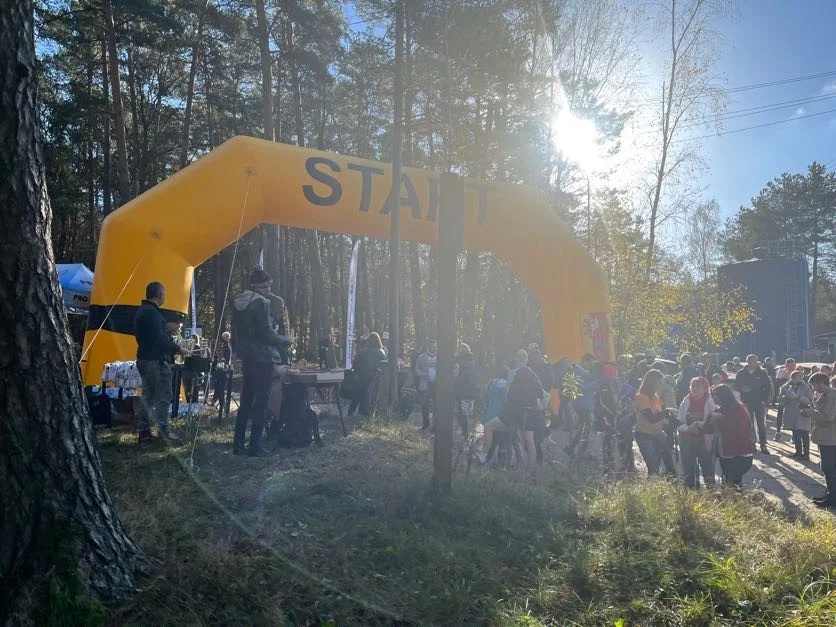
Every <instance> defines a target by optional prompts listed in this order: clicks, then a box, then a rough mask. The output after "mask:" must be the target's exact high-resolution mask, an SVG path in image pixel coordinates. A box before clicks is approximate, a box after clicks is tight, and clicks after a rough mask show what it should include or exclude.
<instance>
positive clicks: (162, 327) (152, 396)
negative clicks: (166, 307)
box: [134, 281, 186, 444]
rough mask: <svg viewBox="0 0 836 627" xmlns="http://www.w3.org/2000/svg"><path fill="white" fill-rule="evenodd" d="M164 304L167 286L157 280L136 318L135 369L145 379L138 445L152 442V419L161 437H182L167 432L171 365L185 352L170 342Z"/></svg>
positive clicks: (174, 440)
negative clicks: (177, 354) (177, 356)
mask: <svg viewBox="0 0 836 627" xmlns="http://www.w3.org/2000/svg"><path fill="white" fill-rule="evenodd" d="M163 303H165V287H164V286H163V284H162V283H159V282H157V281H154V282H152V283H149V284H148V285H147V286H146V288H145V300H143V301H142V304H141V305H140V306H139V309H138V310H137V312H136V317H135V318H134V337H136V344H137V349H136V367H137V370H139V376H140V377H142V405H141V407H140V410H139V443H140V444H148V443H150V442H152V441H153V437H152V435H151V422H152V420H153V421H154V422H156V423H157V429H158V430H159V433H160V437H162V438H163V439H165V440H167V441H169V442H177V441H179V440H180V438H179V437H177V436H176V435H174V434H173V433H171V432H170V431H169V429H168V413H169V405H171V396H172V392H173V390H172V384H171V362H172V358H173V355H174V354H175V353H181V354H183V355H185V354H186V351H185V350H184V349H182V348H180V346H178V345H177V343H176V342H175V341H174V340H173V339H171V334H170V333H169V330H168V324H167V322H166V319H165V316H164V315H163V312H162V310H161V309H160V307H162V306H163Z"/></svg>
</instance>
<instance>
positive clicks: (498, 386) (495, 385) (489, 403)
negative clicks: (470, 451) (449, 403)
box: [479, 364, 509, 464]
mask: <svg viewBox="0 0 836 627" xmlns="http://www.w3.org/2000/svg"><path fill="white" fill-rule="evenodd" d="M508 372H509V370H508V367H507V366H504V365H502V364H500V365H499V366H497V370H496V376H495V377H494V378H493V379H491V380H490V381H488V385H487V387H486V388H485V405H484V408H483V410H482V426H484V425H486V424H488V423H489V422H490V421H491V420H493V419H494V418H498V417H499V416H500V414H502V407H503V406H504V405H505V395H506V394H507V393H508ZM492 443H493V432H492V431H490V430H489V429H485V431H484V436H483V437H482V452H481V453H479V463H482V464H484V463H485V462H486V461H487V458H488V452H489V451H490V450H491V444H492Z"/></svg>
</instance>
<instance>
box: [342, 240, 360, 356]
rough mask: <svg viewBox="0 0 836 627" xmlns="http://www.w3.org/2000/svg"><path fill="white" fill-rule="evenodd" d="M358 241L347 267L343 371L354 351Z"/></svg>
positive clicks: (355, 243)
mask: <svg viewBox="0 0 836 627" xmlns="http://www.w3.org/2000/svg"><path fill="white" fill-rule="evenodd" d="M359 250H360V240H359V239H358V240H357V241H356V242H354V248H353V249H352V251H351V263H350V264H349V266H348V307H347V308H346V321H345V369H346V370H350V369H351V351H352V350H354V304H355V302H356V300H357V253H358V251H359Z"/></svg>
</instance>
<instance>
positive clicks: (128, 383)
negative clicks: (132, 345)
mask: <svg viewBox="0 0 836 627" xmlns="http://www.w3.org/2000/svg"><path fill="white" fill-rule="evenodd" d="M102 385H103V386H104V387H105V394H107V396H108V397H110V398H127V397H131V396H140V395H141V394H142V377H141V376H140V375H139V370H138V369H137V367H136V362H135V361H115V362H111V363H108V364H105V366H104V370H103V371H102Z"/></svg>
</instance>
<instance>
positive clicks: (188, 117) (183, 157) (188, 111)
mask: <svg viewBox="0 0 836 627" xmlns="http://www.w3.org/2000/svg"><path fill="white" fill-rule="evenodd" d="M208 7H209V0H206V3H205V4H204V5H203V8H201V10H200V14H199V15H198V18H197V29H196V31H195V36H194V42H192V54H191V62H190V63H189V82H188V84H187V85H186V108H185V110H184V111H183V130H182V131H181V135H180V167H181V168H185V167H186V166H187V165H188V163H189V133H190V131H191V124H192V103H193V102H194V84H195V78H196V77H197V65H198V62H199V58H198V57H199V55H200V50H201V48H202V45H201V43H202V39H203V22H204V19H205V17H206V10H207V9H208Z"/></svg>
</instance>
